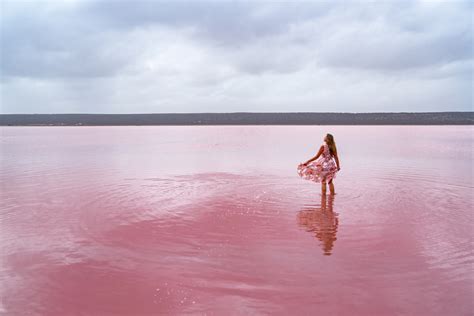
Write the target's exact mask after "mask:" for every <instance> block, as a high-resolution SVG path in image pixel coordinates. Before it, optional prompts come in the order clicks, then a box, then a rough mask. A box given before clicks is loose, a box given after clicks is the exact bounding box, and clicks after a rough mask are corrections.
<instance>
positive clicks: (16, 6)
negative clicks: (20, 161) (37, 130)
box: [0, 0, 473, 112]
mask: <svg viewBox="0 0 474 316" xmlns="http://www.w3.org/2000/svg"><path fill="white" fill-rule="evenodd" d="M1 5H2V11H1V13H0V14H1V19H0V20H1V22H0V23H1V24H0V33H1V41H2V43H1V44H2V54H1V63H0V71H1V75H2V78H1V81H0V85H1V91H2V103H3V108H2V111H5V112H15V108H17V109H22V111H26V112H27V111H28V109H34V107H35V105H34V103H33V102H31V101H32V100H41V102H42V103H43V104H49V105H45V107H44V110H43V109H42V111H44V112H48V110H47V109H48V108H49V109H51V111H58V109H60V108H61V105H62V106H64V108H65V111H66V112H67V111H74V112H79V111H81V109H82V110H84V111H87V112H94V111H98V112H101V110H100V109H102V111H107V112H114V111H122V112H127V111H128V112H134V111H145V112H150V111H151V112H153V111H155V112H160V111H165V110H166V111H172V110H173V109H175V111H186V109H190V111H192V109H194V108H193V107H199V108H200V109H201V108H202V110H203V111H205V110H206V109H207V110H212V111H216V110H218V109H219V108H220V107H221V108H222V111H225V109H228V110H227V111H233V110H236V111H239V110H252V106H253V107H256V108H254V110H258V107H259V106H260V107H262V108H265V109H268V108H274V109H275V110H277V109H278V110H282V109H283V110H284V109H285V108H286V109H287V110H289V111H290V110H295V109H294V108H292V105H295V104H296V105H297V106H300V107H301V109H305V110H312V109H313V110H322V109H321V108H314V104H326V105H327V106H328V108H326V110H331V109H340V110H347V109H350V107H351V106H352V107H360V108H361V109H362V108H363V109H364V110H366V109H370V108H372V109H374V108H377V106H378V105H377V104H385V105H386V106H387V107H390V108H391V109H394V108H396V107H397V102H396V101H395V100H402V99H404V98H411V100H412V101H409V100H406V101H405V102H406V104H410V106H415V105H416V103H417V102H419V103H420V102H428V103H429V104H428V105H427V104H423V105H421V104H420V105H419V108H420V109H421V108H423V109H426V107H430V106H432V108H433V109H436V110H439V109H441V108H443V106H444V107H446V108H447V109H450V108H449V107H450V106H451V107H454V106H456V107H457V108H460V109H466V108H469V107H472V99H471V93H470V92H469V87H471V88H472V47H473V43H472V36H473V30H472V16H473V7H472V4H471V3H470V2H469V1H455V2H420V1H402V2H398V1H397V2H387V1H383V2H377V3H366V2H342V1H333V2H291V3H290V2H263V1H262V2H261V1H255V2H243V1H233V2H225V1H223V2H221V1H206V2H199V1H173V2H171V1H169V2H160V1H147V0H142V1H131V0H130V1H124V0H121V1H109V0H99V1H94V0H83V1H66V2H62V1H55V0H50V1H41V2H23V1H12V0H2V1H1ZM441 83H446V84H444V85H443V84H441ZM394 85H400V86H403V87H404V89H403V90H404V91H401V90H400V89H396V88H394V87H393V86H394ZM374 87H376V88H374ZM371 89H377V90H378V91H380V93H382V94H384V93H385V94H386V95H387V97H386V98H380V97H379V96H373V98H372V99H371V98H370V97H371V94H370V93H369V92H370V91H371ZM431 89H434V90H436V93H435V92H434V90H431ZM88 92H90V93H88ZM399 94H400V95H399ZM402 94H403V96H401V95H402ZM452 96H455V98H452V99H453V100H455V104H454V103H453V104H454V105H453V104H450V105H443V104H441V101H440V100H446V99H448V98H449V97H452ZM371 100H372V101H371ZM400 102H401V101H400ZM351 103H353V104H356V105H351ZM244 104H246V105H244ZM285 104H286V105H285ZM339 104H344V105H339ZM245 106H247V108H245V109H244V107H245ZM249 107H250V108H249ZM96 108H97V110H96ZM114 109H115V110H114Z"/></svg>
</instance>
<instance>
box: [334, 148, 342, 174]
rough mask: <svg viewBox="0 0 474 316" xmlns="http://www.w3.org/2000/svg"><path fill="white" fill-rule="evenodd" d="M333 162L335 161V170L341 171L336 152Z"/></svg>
mask: <svg viewBox="0 0 474 316" xmlns="http://www.w3.org/2000/svg"><path fill="white" fill-rule="evenodd" d="M334 160H336V165H337V170H339V169H341V166H340V165H339V156H338V155H337V152H336V155H334Z"/></svg>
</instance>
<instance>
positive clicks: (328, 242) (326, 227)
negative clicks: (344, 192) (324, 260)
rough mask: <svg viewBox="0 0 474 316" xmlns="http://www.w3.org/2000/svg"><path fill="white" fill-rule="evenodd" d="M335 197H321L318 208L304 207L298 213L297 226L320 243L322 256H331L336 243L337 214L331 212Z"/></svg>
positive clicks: (323, 195)
mask: <svg viewBox="0 0 474 316" xmlns="http://www.w3.org/2000/svg"><path fill="white" fill-rule="evenodd" d="M334 197H335V195H329V196H328V197H327V196H326V194H322V195H321V205H320V206H305V207H304V208H303V209H302V210H301V211H300V212H299V213H298V224H299V225H300V226H301V227H303V228H305V229H306V231H308V232H311V233H314V236H315V237H316V238H317V239H319V240H320V241H321V246H322V247H323V251H324V255H326V256H329V255H331V251H332V248H333V247H334V242H335V241H336V233H337V227H338V226H339V218H338V214H337V213H335V212H334V211H333V205H334Z"/></svg>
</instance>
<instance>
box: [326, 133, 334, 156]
mask: <svg viewBox="0 0 474 316" xmlns="http://www.w3.org/2000/svg"><path fill="white" fill-rule="evenodd" d="M326 144H328V147H329V152H330V153H331V155H332V156H335V155H336V154H337V148H336V142H335V141H334V136H332V135H331V134H329V133H328V134H326Z"/></svg>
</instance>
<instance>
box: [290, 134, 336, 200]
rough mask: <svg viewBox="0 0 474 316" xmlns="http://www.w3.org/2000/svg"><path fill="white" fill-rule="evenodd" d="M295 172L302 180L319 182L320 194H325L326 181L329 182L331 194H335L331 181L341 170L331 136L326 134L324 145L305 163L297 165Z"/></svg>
mask: <svg viewBox="0 0 474 316" xmlns="http://www.w3.org/2000/svg"><path fill="white" fill-rule="evenodd" d="M313 161H314V162H313ZM297 170H298V174H299V176H300V177H302V178H303V179H305V180H311V181H314V182H321V191H322V194H326V180H327V181H329V182H328V183H329V190H330V192H331V194H336V193H335V192H334V183H333V182H332V180H333V179H334V178H336V172H338V171H339V170H341V167H340V165H339V157H338V156H337V149H336V143H335V142H334V137H333V136H332V135H331V134H326V136H325V137H324V143H323V144H322V145H321V147H320V148H319V151H318V153H317V154H316V156H314V157H313V158H311V159H310V160H308V161H306V162H305V163H302V164H299V165H298V169H297Z"/></svg>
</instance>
